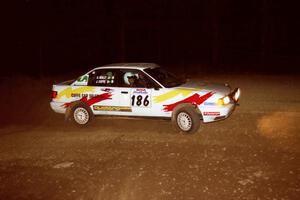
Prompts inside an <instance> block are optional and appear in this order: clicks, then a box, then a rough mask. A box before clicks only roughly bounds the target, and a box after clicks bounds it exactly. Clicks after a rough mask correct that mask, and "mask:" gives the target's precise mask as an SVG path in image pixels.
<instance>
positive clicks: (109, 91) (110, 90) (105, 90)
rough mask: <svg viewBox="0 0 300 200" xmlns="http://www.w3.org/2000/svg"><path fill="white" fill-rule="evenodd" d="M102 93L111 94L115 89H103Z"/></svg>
mask: <svg viewBox="0 0 300 200" xmlns="http://www.w3.org/2000/svg"><path fill="white" fill-rule="evenodd" d="M101 91H103V92H108V93H111V92H113V91H114V90H113V89H110V88H105V89H101Z"/></svg>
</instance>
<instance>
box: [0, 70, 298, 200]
mask: <svg viewBox="0 0 300 200" xmlns="http://www.w3.org/2000/svg"><path fill="white" fill-rule="evenodd" d="M198 80H199V79H198ZM202 80H205V81H212V82H228V83H230V84H231V85H232V86H239V87H241V89H242V97H241V102H240V104H241V105H240V106H239V107H237V109H236V110H235V112H234V113H233V114H232V116H231V117H230V118H228V119H226V120H224V121H220V122H217V123H209V124H202V126H201V128H200V130H199V131H198V132H197V133H196V134H194V135H180V134H178V133H176V132H174V131H173V129H172V126H171V124H170V122H169V121H164V120H153V119H126V118H111V117H97V118H96V119H95V121H94V123H93V124H92V125H91V126H89V127H86V128H80V129H79V128H76V127H71V126H68V125H67V124H65V123H64V118H63V116H62V115H59V114H55V113H53V112H52V111H51V110H50V108H49V100H50V90H51V79H47V80H34V79H30V78H17V79H14V80H13V81H12V80H11V79H2V80H1V88H0V89H1V91H2V92H4V93H3V94H6V95H3V96H2V98H1V109H2V110H3V111H4V112H3V113H2V116H1V121H2V122H1V124H2V125H1V129H0V183H1V184H0V199H5V200H6V199H31V200H32V199H72V200H74V199H77V200H86V199H88V200H89V199H91V200H100V199H101V200H102V199H109V200H110V199H120V200H127V199H130V200H140V199H172V200H173V199H272V200H275V199H277V200H280V199H295V200H296V199H300V77H297V76H295V77H287V76H281V77H280V76H246V75H245V76H225V75H224V76H215V77H212V76H204V77H202Z"/></svg>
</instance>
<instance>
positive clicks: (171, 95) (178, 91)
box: [154, 89, 198, 103]
mask: <svg viewBox="0 0 300 200" xmlns="http://www.w3.org/2000/svg"><path fill="white" fill-rule="evenodd" d="M197 91H198V90H194V89H175V90H172V91H170V92H167V93H165V94H162V95H159V96H155V97H154V102H155V103H161V102H164V101H167V100H169V99H172V98H174V97H176V96H178V95H181V96H182V97H186V96H188V95H190V94H191V93H194V92H197Z"/></svg>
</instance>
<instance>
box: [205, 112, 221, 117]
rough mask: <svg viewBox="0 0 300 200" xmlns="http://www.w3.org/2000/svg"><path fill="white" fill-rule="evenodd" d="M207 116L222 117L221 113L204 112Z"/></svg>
mask: <svg viewBox="0 0 300 200" xmlns="http://www.w3.org/2000/svg"><path fill="white" fill-rule="evenodd" d="M203 115H205V116H220V112H203Z"/></svg>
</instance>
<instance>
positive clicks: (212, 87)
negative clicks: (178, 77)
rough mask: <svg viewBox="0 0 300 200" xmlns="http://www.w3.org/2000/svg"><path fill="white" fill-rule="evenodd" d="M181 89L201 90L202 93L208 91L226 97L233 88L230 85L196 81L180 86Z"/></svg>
mask: <svg viewBox="0 0 300 200" xmlns="http://www.w3.org/2000/svg"><path fill="white" fill-rule="evenodd" d="M180 88H186V89H199V90H200V91H202V90H207V91H211V92H214V93H218V94H219V95H221V96H226V95H228V94H229V93H230V91H231V88H230V86H229V85H228V84H221V83H208V82H196V81H187V82H186V83H184V84H182V85H180Z"/></svg>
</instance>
